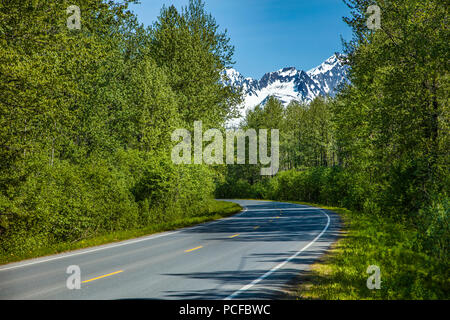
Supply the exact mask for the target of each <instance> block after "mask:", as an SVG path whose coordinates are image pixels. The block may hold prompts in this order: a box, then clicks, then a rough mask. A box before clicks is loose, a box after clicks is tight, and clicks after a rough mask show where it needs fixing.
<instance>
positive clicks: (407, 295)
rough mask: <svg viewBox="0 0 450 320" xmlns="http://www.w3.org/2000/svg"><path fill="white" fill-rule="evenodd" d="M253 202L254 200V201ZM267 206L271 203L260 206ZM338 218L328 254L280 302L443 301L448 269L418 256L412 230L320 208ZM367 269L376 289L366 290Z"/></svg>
mask: <svg viewBox="0 0 450 320" xmlns="http://www.w3.org/2000/svg"><path fill="white" fill-rule="evenodd" d="M254 200H256V199H254ZM266 201H273V200H266ZM277 201H283V202H290V203H296V204H303V205H309V206H314V207H320V208H323V209H327V210H330V211H333V212H336V213H337V214H339V216H340V217H341V221H342V224H343V226H342V231H341V237H340V238H339V239H338V240H337V242H336V243H335V244H334V245H333V246H332V248H331V250H329V251H328V253H326V254H325V255H323V256H322V257H321V259H320V260H319V261H317V262H316V263H314V264H313V265H312V266H311V269H310V271H309V272H307V273H306V274H301V275H299V276H298V277H297V279H295V281H294V282H293V284H292V286H291V288H290V290H288V293H287V295H286V296H285V297H284V298H287V299H298V300H303V299H314V300H316V299H319V300H377V299H384V300H395V299H398V300H414V299H449V297H450V292H449V291H450V290H449V289H450V274H449V271H450V268H449V267H450V266H449V264H448V261H442V260H437V259H435V258H432V257H430V256H429V255H427V254H425V253H422V252H420V250H418V249H417V246H416V238H417V237H416V235H417V230H415V229H414V228H413V227H411V226H407V225H405V224H404V223H400V222H398V221H394V220H393V219H391V218H389V217H387V216H386V215H384V216H383V215H371V214H366V213H361V212H354V211H350V210H347V209H345V208H339V207H330V206H324V205H322V204H315V203H308V202H300V201H284V200H277ZM370 265H377V266H379V268H380V270H381V289H379V290H376V289H375V290H369V289H368V288H367V284H366V283H367V278H368V277H369V276H370V274H368V273H366V272H367V268H368V267H369V266H370Z"/></svg>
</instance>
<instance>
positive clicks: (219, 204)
mask: <svg viewBox="0 0 450 320" xmlns="http://www.w3.org/2000/svg"><path fill="white" fill-rule="evenodd" d="M241 210H242V207H241V206H240V205H238V204H236V203H231V202H226V201H216V200H214V201H212V202H211V204H210V205H209V208H208V212H205V213H203V214H202V215H200V216H195V217H187V218H184V219H179V220H174V221H171V222H166V223H160V224H155V225H150V226H147V227H145V228H142V229H134V230H125V231H116V232H111V233H107V234H103V235H99V236H96V237H93V238H89V239H84V240H81V241H78V242H75V243H60V244H58V245H55V246H51V247H46V248H39V249H36V250H33V251H31V252H27V253H25V254H21V255H0V265H1V264H6V263H10V262H15V261H20V260H24V259H31V258H38V257H42V256H47V255H51V254H57V253H62V252H66V251H71V250H77V249H84V248H89V247H93V246H98V245H102V244H107V243H113V242H117V241H123V240H128V239H133V238H138V237H142V236H147V235H151V234H155V233H158V232H164V231H171V230H176V229H179V228H185V227H189V226H193V225H196V224H200V223H205V222H208V221H212V220H217V219H222V218H225V217H228V216H231V215H233V214H235V213H238V212H239V211H241Z"/></svg>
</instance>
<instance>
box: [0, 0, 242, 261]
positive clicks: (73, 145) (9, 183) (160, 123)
mask: <svg viewBox="0 0 450 320" xmlns="http://www.w3.org/2000/svg"><path fill="white" fill-rule="evenodd" d="M129 2H130V1H125V2H123V3H117V2H115V1H102V0H80V1H77V5H78V6H79V7H80V10H81V29H69V28H68V27H67V18H68V17H69V15H68V14H67V12H66V9H67V8H68V7H69V6H70V5H71V4H72V3H69V2H68V1H45V0H42V1H40V0H27V1H15V0H5V1H2V2H1V4H0V255H1V256H4V255H7V254H8V255H22V254H23V253H24V252H28V251H31V250H34V249H36V248H41V247H48V246H51V245H53V244H58V243H61V242H75V241H78V240H81V239H86V238H90V237H93V236H96V235H99V234H102V233H106V232H112V231H120V230H128V229H133V228H144V227H147V226H149V225H152V224H156V223H164V222H169V221H174V220H175V219H180V218H183V217H191V216H192V215H194V214H198V213H199V212H200V213H201V212H202V210H206V208H207V206H208V205H209V203H210V202H209V201H210V199H211V198H212V195H213V191H214V184H213V179H214V177H215V175H216V173H215V171H214V170H213V169H212V168H209V167H207V166H201V165H197V166H175V165H174V164H172V161H171V159H170V154H171V153H170V152H171V148H172V146H173V143H174V142H172V141H171V133H172V132H173V130H174V129H176V128H189V127H190V126H192V121H193V120H202V121H203V122H204V124H205V126H215V127H220V126H222V125H223V123H224V122H225V121H226V119H227V117H228V116H229V115H230V114H232V112H233V110H234V105H235V103H236V101H237V99H238V98H239V96H238V95H237V94H236V93H234V91H233V90H232V89H231V88H228V87H225V86H223V85H222V84H221V82H220V77H221V71H222V70H223V69H224V68H225V67H227V66H228V65H229V64H230V63H231V56H232V54H233V47H232V46H230V45H229V39H228V38H227V35H226V33H221V32H219V31H218V26H217V24H216V22H215V21H214V19H213V18H212V17H211V16H210V15H209V14H207V13H206V12H205V10H204V7H203V4H202V2H200V1H191V2H190V4H189V6H188V7H186V8H184V9H183V10H182V12H178V11H177V10H176V9H175V8H174V7H169V8H165V7H164V8H163V9H162V10H161V14H160V16H159V18H158V20H157V21H156V22H155V24H154V25H153V26H152V27H150V28H148V29H145V28H144V27H143V26H141V25H140V24H139V23H138V22H137V20H136V17H135V16H134V15H133V14H131V13H130V12H129V10H128V3H129Z"/></svg>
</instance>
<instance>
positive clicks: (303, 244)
mask: <svg viewBox="0 0 450 320" xmlns="http://www.w3.org/2000/svg"><path fill="white" fill-rule="evenodd" d="M233 202H236V203H239V204H240V205H242V206H243V207H245V210H244V211H243V212H241V213H239V214H237V215H235V216H232V217H230V218H226V219H222V220H218V221H214V222H210V223H205V224H201V225H198V226H195V227H190V228H185V229H181V230H178V231H174V232H165V233H160V234H156V235H152V236H147V237H143V238H137V239H133V240H128V241H123V242H119V243H114V244H109V245H103V246H99V247H93V248H88V249H83V250H77V251H71V252H68V253H65V254H59V255H53V256H47V257H43V258H39V259H32V260H26V261H22V262H19V263H13V264H7V265H4V266H1V267H0V299H274V298H277V297H278V296H279V293H280V290H281V289H282V288H283V286H284V285H285V284H286V283H287V282H288V281H289V280H291V279H292V278H293V277H294V276H296V275H299V274H300V273H302V272H305V271H307V270H308V268H309V266H310V265H311V264H312V263H313V262H314V261H315V260H316V259H317V258H318V257H319V256H320V255H321V254H323V253H324V252H325V251H326V250H327V249H328V248H329V246H330V244H331V243H333V242H334V241H335V240H336V237H337V233H338V230H339V218H338V216H337V215H336V214H335V213H333V212H329V211H326V210H321V209H318V208H313V207H308V206H303V205H294V204H288V203H282V202H266V201H252V200H233ZM72 265H75V266H79V268H80V271H81V288H80V289H72V290H69V289H68V288H67V285H66V282H67V279H68V278H69V277H70V274H68V273H66V271H67V268H68V267H69V266H72Z"/></svg>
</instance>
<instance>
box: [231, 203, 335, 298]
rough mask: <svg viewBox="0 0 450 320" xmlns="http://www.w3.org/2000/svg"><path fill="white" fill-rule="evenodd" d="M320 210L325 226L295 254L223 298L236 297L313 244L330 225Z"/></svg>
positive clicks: (328, 217)
mask: <svg viewBox="0 0 450 320" xmlns="http://www.w3.org/2000/svg"><path fill="white" fill-rule="evenodd" d="M320 212H322V213H323V214H325V215H326V216H327V219H328V221H327V225H326V226H325V228H323V230H322V231H321V232H320V233H319V234H318V235H317V236H316V237H315V238H314V239H313V240H312V241H311V242H310V243H308V244H307V245H306V246H304V247H303V248H302V249H300V250H299V251H297V252H296V253H295V254H293V255H292V256H290V257H289V258H287V259H286V260H285V261H284V262H282V263H280V264H278V265H276V266H275V267H273V268H272V269H270V270H269V271H267V272H266V273H265V274H263V275H262V276H261V277H259V278H258V279H255V280H253V281H252V282H251V283H249V284H247V285H245V286H243V287H242V288H240V289H239V290H237V291H236V292H234V293H233V294H231V295H229V296H228V297H226V298H225V299H224V300H231V299H233V298H234V297H236V296H237V295H239V294H240V293H242V292H244V291H247V290H248V289H250V288H251V287H253V286H254V285H255V284H257V283H258V282H260V281H261V280H264V279H265V278H267V277H268V276H270V275H271V274H272V273H273V272H275V271H277V270H278V269H280V268H281V267H283V266H284V265H285V264H286V263H288V262H289V261H291V260H292V259H294V258H295V257H297V256H298V255H299V254H300V253H302V252H303V251H305V250H306V249H308V248H309V247H310V246H311V245H312V244H314V242H316V241H317V240H318V239H319V238H320V237H321V236H322V235H323V234H324V233H325V232H326V231H327V229H328V227H329V225H330V216H329V215H328V214H327V213H326V212H324V211H323V210H322V209H320Z"/></svg>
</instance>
